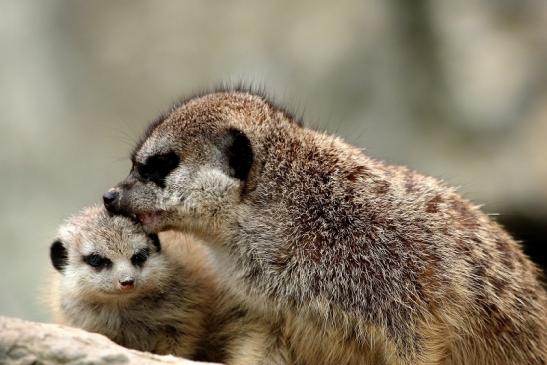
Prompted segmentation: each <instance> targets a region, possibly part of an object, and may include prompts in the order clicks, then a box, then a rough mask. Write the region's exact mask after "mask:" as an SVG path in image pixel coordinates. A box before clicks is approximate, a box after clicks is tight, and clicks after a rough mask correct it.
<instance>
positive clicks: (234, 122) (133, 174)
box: [103, 91, 282, 238]
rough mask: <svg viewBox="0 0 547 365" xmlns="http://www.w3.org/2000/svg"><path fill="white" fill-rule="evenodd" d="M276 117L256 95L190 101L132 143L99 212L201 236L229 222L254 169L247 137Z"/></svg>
mask: <svg viewBox="0 0 547 365" xmlns="http://www.w3.org/2000/svg"><path fill="white" fill-rule="evenodd" d="M281 113H282V112H281V111H279V110H277V111H276V110H274V109H273V108H272V106H271V105H270V104H269V103H268V102H267V101H265V99H263V98H262V97H260V96H257V95H253V94H250V93H246V92H235V91H234V92H218V93H212V94H208V95H205V96H200V97H196V98H193V99H190V100H189V101H187V102H185V103H183V104H182V105H181V106H179V107H178V108H175V109H174V110H173V111H172V112H171V113H170V114H168V115H166V116H163V117H161V118H159V119H158V120H157V121H155V122H154V123H152V124H151V126H150V127H149V129H148V130H147V132H146V133H145V135H144V137H143V138H142V140H141V142H140V143H139V144H138V145H137V146H136V148H135V150H134V152H133V155H132V162H133V167H132V169H131V171H130V173H129V176H128V177H127V178H126V179H125V180H123V181H122V182H120V183H119V184H118V185H116V186H115V187H114V188H112V189H111V190H109V191H108V192H107V193H105V194H104V196H103V200H104V203H105V206H106V208H107V209H108V211H109V212H110V213H112V214H122V215H126V216H129V217H132V218H133V219H136V220H138V221H139V222H140V223H142V225H143V226H144V228H145V230H146V231H148V232H158V231H162V230H165V229H177V230H183V231H190V232H193V233H197V234H200V233H201V234H203V235H204V236H208V238H211V236H214V235H216V234H218V232H219V230H218V229H217V228H218V224H221V222H222V224H230V223H234V222H235V221H234V219H233V218H234V213H233V212H234V209H233V208H234V207H235V206H236V205H238V204H240V202H241V199H242V195H243V193H244V191H245V189H248V188H249V184H251V180H252V175H253V171H254V170H256V168H255V166H256V165H257V164H258V161H257V154H256V153H255V152H256V151H255V149H256V148H260V147H259V146H257V145H256V144H253V138H254V137H253V136H256V135H258V134H259V133H260V132H259V130H260V128H261V126H262V125H264V124H265V123H266V122H267V120H270V119H272V118H275V117H279V118H280V119H282V118H281V115H277V114H281Z"/></svg>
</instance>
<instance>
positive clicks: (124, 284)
mask: <svg viewBox="0 0 547 365" xmlns="http://www.w3.org/2000/svg"><path fill="white" fill-rule="evenodd" d="M119 283H120V289H122V290H129V289H133V287H134V286H135V280H134V279H131V278H130V279H121V280H119Z"/></svg>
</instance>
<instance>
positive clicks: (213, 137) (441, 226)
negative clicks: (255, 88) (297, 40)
mask: <svg viewBox="0 0 547 365" xmlns="http://www.w3.org/2000/svg"><path fill="white" fill-rule="evenodd" d="M172 153H174V154H176V155H177V156H178V158H179V160H180V162H179V163H178V165H176V166H174V167H172V168H170V169H166V168H164V167H162V166H164V165H161V164H160V167H159V168H157V167H156V165H155V163H153V164H150V163H149V162H150V161H155V160H154V159H155V157H154V156H162V155H166V154H172ZM133 163H134V167H133V169H132V171H131V173H130V175H129V176H128V177H127V179H125V180H124V181H122V182H121V183H120V184H118V185H117V186H116V187H115V188H114V189H113V190H112V191H114V192H116V193H118V194H119V199H118V200H117V201H116V202H115V203H114V204H111V205H110V206H108V208H109V210H110V211H111V212H113V213H119V214H125V215H129V216H132V217H134V218H136V219H138V220H139V221H141V223H142V224H143V226H144V228H145V229H146V230H147V231H148V232H158V231H162V230H165V229H176V230H180V231H184V232H192V233H194V234H196V235H198V236H199V237H200V238H202V239H204V240H205V241H207V243H208V244H209V245H210V247H212V249H213V252H214V253H215V255H214V257H215V260H216V265H218V267H219V270H222V272H223V273H224V276H225V281H226V285H227V286H228V287H230V288H231V290H232V291H233V292H234V293H236V294H237V295H239V296H240V297H241V298H242V299H243V300H245V301H246V302H247V303H248V305H250V306H251V307H252V308H254V309H255V310H257V311H258V312H259V313H263V315H265V316H269V317H271V318H275V319H276V320H277V321H279V324H280V333H281V336H282V338H283V339H284V341H286V343H287V344H288V346H289V347H290V349H289V352H290V353H291V356H292V359H291V360H290V361H291V362H293V363H296V364H318V363H321V364H492V365H493V364H507V365H510V364H514V365H516V364H544V363H545V361H546V356H547V348H546V347H547V337H546V332H547V324H546V321H547V314H546V294H545V291H544V289H543V288H542V287H541V285H540V283H539V281H538V275H539V273H538V270H537V269H536V267H535V266H534V265H533V263H532V262H531V261H530V260H529V259H528V258H527V257H526V256H525V255H524V254H523V252H522V249H521V247H520V246H519V244H518V243H516V242H515V241H514V240H513V239H512V238H511V237H510V236H509V235H508V234H507V233H506V232H505V231H504V230H503V229H502V228H501V227H500V226H499V225H498V224H496V223H495V222H493V221H492V220H491V219H489V217H488V216H487V215H485V214H484V213H483V212H481V211H480V209H479V208H478V207H477V206H475V205H473V204H472V203H470V202H469V201H467V200H465V199H464V198H462V197H461V196H460V195H459V194H457V193H456V192H455V191H454V189H452V188H450V187H448V186H446V185H444V184H443V183H442V182H439V181H438V180H436V179H433V178H431V177H426V176H423V175H420V174H418V173H416V172H413V171H410V170H408V169H406V168H404V167H399V166H390V165H387V164H384V163H382V162H379V161H376V160H373V159H371V158H369V157H367V156H365V155H364V154H363V153H362V152H361V151H360V150H359V149H357V148H355V147H352V146H350V145H348V144H346V143H344V142H343V141H342V140H341V139H340V138H337V137H333V136H329V135H326V134H322V133H318V132H316V131H313V130H310V129H306V128H303V127H302V126H301V125H299V124H298V123H295V122H294V121H293V119H292V118H291V116H290V115H289V114H287V113H286V112H284V111H283V110H281V109H278V108H277V107H276V106H275V105H273V104H272V103H270V102H268V101H267V100H266V99H265V98H264V97H262V96H259V95H256V94H253V93H250V92H246V91H237V90H226V91H218V92H214V93H211V94H206V95H202V96H199V97H196V98H193V99H190V100H188V101H186V102H185V103H183V104H182V105H180V106H178V107H177V108H175V109H174V110H173V111H172V112H171V113H170V114H167V115H166V116H164V117H163V118H161V119H160V120H158V121H157V122H156V123H154V124H153V125H152V126H151V128H149V130H148V131H147V133H146V134H145V136H144V138H143V140H142V142H141V143H139V144H138V145H137V147H136V149H135V151H134V154H133ZM245 169H247V170H248V171H245ZM159 171H161V174H160V173H159ZM152 172H156V175H158V176H160V175H161V176H160V177H161V178H162V180H161V181H162V183H163V185H162V184H158V183H157V182H155V181H153V180H151V179H149V178H148V177H147V176H148V175H147V174H152ZM152 175H153V174H152ZM152 175H150V176H152ZM154 176H155V175H154Z"/></svg>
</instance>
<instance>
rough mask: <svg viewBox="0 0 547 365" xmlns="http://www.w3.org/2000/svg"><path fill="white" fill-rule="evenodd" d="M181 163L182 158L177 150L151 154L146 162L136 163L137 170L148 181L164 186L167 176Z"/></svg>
mask: <svg viewBox="0 0 547 365" xmlns="http://www.w3.org/2000/svg"><path fill="white" fill-rule="evenodd" d="M179 163H180V158H179V156H178V155H177V154H176V153H175V152H168V153H163V154H158V155H154V156H150V157H148V158H147V159H146V162H145V163H144V164H140V163H136V164H135V165H136V168H137V172H138V173H139V175H140V176H141V177H142V178H143V179H144V180H147V181H151V182H153V183H155V184H156V185H158V186H160V187H162V188H164V187H165V178H166V177H167V175H169V173H170V172H171V171H173V170H174V169H175V168H176V167H177V166H178V165H179Z"/></svg>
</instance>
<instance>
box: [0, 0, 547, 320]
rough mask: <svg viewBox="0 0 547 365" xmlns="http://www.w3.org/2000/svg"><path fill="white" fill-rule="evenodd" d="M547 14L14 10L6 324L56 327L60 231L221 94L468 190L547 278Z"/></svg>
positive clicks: (508, 8) (2, 117) (235, 8)
mask: <svg viewBox="0 0 547 365" xmlns="http://www.w3.org/2000/svg"><path fill="white" fill-rule="evenodd" d="M546 66H547V2H545V1H541V0H537V1H532V0H515V1H511V0H503V1H487V0H483V1H450V0H431V1H419V0H418V1H407V0H399V1H364V0H355V1H348V0H346V1H336V2H334V1H330V2H319V1H291V0H277V1H268V2H247V1H203V0H201V1H197V0H196V1H116V2H113V1H93V2H91V1H26V0H17V1H15V0H12V1H9V0H0V149H1V150H0V161H1V180H0V181H1V182H0V184H1V185H0V206H1V208H0V209H1V211H0V314H1V315H11V316H17V317H22V318H27V319H32V320H44V321H46V320H48V318H49V317H48V314H47V311H46V310H45V308H44V307H43V305H41V304H40V300H39V298H40V295H39V293H40V289H41V288H42V287H43V285H44V282H45V281H46V278H47V272H48V269H49V258H48V246H49V244H50V243H51V242H52V240H53V239H54V237H55V231H56V228H57V226H58V225H59V224H60V223H61V222H62V221H63V219H64V218H65V217H67V216H68V215H70V214H72V213H74V212H76V211H78V210H79V209H80V208H81V207H83V206H85V205H89V204H91V203H95V202H99V199H100V196H101V194H102V192H103V191H105V190H106V189H107V188H109V187H110V186H111V185H112V184H113V183H115V182H116V181H118V180H119V179H120V178H122V177H124V176H125V175H126V174H127V173H128V171H129V168H130V163H129V159H128V155H129V151H130V149H131V147H132V145H133V143H134V141H135V140H136V139H137V138H138V136H139V134H140V133H141V132H142V130H143V128H144V127H145V126H146V124H147V123H148V122H149V121H150V120H152V119H153V118H154V117H155V116H156V115H157V114H158V113H159V112H162V111H164V110H166V109H168V108H169V107H170V106H171V104H172V103H173V102H174V101H176V100H177V99H178V98H179V97H182V96H185V95H188V94H191V93H193V92H196V91H200V90H202V89H204V88H208V87H211V86H215V85H216V84H218V83H219V82H221V81H228V82H230V81H232V82H235V81H240V80H243V81H247V82H254V83H255V84H257V85H259V86H264V87H265V88H266V89H267V90H268V91H269V92H270V93H271V94H272V95H274V96H275V97H276V98H277V100H278V101H280V102H282V103H284V104H287V105H288V106H289V107H290V108H291V109H293V110H295V111H296V112H297V113H300V112H302V111H304V118H305V121H306V124H307V125H309V126H312V127H315V128H318V129H321V130H326V131H328V132H330V133H336V134H339V135H341V136H342V137H344V138H345V139H346V140H347V141H349V142H350V143H353V144H356V145H358V146H361V147H363V148H365V149H366V152H367V153H368V154H369V155H372V156H374V157H377V158H380V159H384V160H387V161H388V162H390V163H396V164H404V165H408V166H409V167H411V168H413V169H416V170H419V171H422V172H424V173H427V174H431V175H434V176H437V177H440V178H443V179H444V180H446V181H448V182H449V183H451V184H453V185H458V186H461V189H460V190H461V191H462V192H463V193H464V194H465V195H466V196H468V197H470V198H472V199H474V200H475V201H477V202H478V203H481V204H484V210H486V211H487V212H489V213H499V214H500V215H499V217H497V219H498V220H500V221H501V222H503V223H504V224H505V225H506V226H507V227H508V228H509V230H510V231H511V232H513V233H514V234H515V236H516V237H517V238H519V239H521V240H524V241H525V244H526V249H527V251H528V252H529V253H530V254H531V255H532V256H533V257H534V259H535V260H536V261H537V262H539V263H540V264H542V265H545V256H543V255H542V251H541V248H542V246H543V245H544V242H545V240H546V239H547V223H546V222H547V161H546V157H547V67H546Z"/></svg>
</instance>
